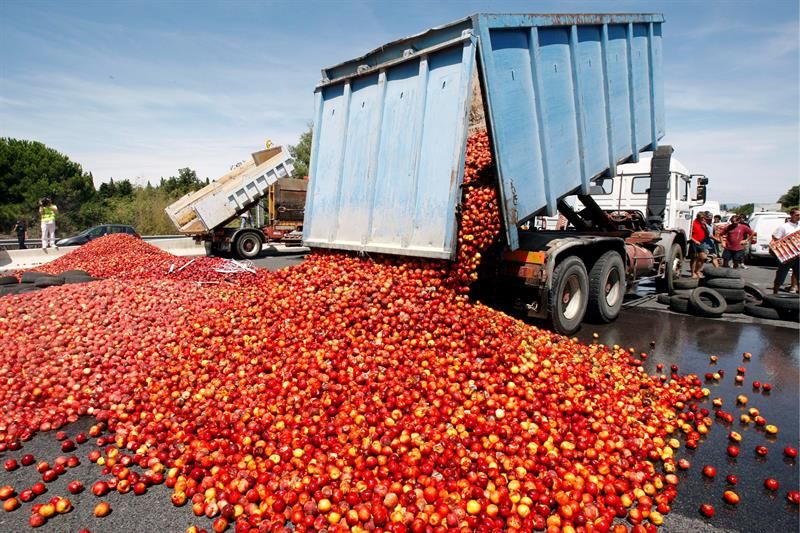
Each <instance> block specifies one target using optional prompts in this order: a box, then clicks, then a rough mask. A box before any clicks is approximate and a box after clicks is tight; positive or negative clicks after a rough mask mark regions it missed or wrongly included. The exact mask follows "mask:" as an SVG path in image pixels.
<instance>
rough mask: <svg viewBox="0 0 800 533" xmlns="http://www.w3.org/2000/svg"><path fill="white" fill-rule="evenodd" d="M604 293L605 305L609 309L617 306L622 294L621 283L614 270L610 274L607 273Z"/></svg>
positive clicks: (617, 273)
mask: <svg viewBox="0 0 800 533" xmlns="http://www.w3.org/2000/svg"><path fill="white" fill-rule="evenodd" d="M605 293H606V303H607V304H608V305H609V307H614V306H615V305H617V302H619V300H620V296H621V293H622V281H621V279H620V276H619V272H618V271H617V269H616V268H615V269H612V270H611V272H609V273H608V278H606V286H605Z"/></svg>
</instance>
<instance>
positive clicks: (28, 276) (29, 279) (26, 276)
mask: <svg viewBox="0 0 800 533" xmlns="http://www.w3.org/2000/svg"><path fill="white" fill-rule="evenodd" d="M47 276H50V274H46V273H44V272H34V271H29V272H23V273H22V278H21V279H20V281H19V282H20V283H33V282H34V281H36V280H37V279H39V278H43V277H47Z"/></svg>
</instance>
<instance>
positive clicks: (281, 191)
mask: <svg viewBox="0 0 800 533" xmlns="http://www.w3.org/2000/svg"><path fill="white" fill-rule="evenodd" d="M293 163H294V161H293V160H292V158H291V155H290V154H289V152H288V151H287V150H286V149H285V148H283V147H280V146H276V147H272V148H268V149H266V150H261V151H259V152H255V153H253V154H252V160H251V161H245V162H243V163H241V164H239V165H237V166H236V167H235V168H233V169H232V170H231V171H230V172H229V173H227V174H225V175H224V176H222V177H221V178H219V179H217V180H214V181H213V182H211V183H209V184H208V185H206V186H205V187H203V188H202V189H200V190H198V191H194V192H191V193H189V194H186V195H184V196H183V197H181V198H180V199H178V200H177V201H176V202H174V203H172V204H170V205H169V206H167V208H166V213H167V216H169V218H170V219H171V220H172V222H173V223H174V224H175V227H176V228H178V231H180V232H181V233H183V234H184V235H188V236H191V237H193V238H194V239H195V240H196V241H198V242H203V243H205V247H206V252H207V253H208V254H209V255H211V254H219V253H231V254H233V255H236V256H237V257H240V258H242V259H253V258H255V257H258V255H259V254H260V253H261V250H262V246H263V245H264V244H265V243H266V242H269V241H270V240H280V241H284V242H285V241H287V240H288V241H292V243H297V244H299V239H293V238H292V237H293V235H294V234H299V232H298V231H296V230H298V229H301V228H302V223H303V207H304V206H303V203H304V200H305V191H306V184H305V183H297V182H305V180H295V179H291V178H289V176H290V175H291V174H292V171H293V170H294V165H293ZM265 198H266V199H267V200H268V201H267V204H268V209H267V213H268V215H269V218H270V220H269V223H268V225H267V226H266V227H263V228H262V227H260V221H258V222H259V223H258V224H255V226H254V225H253V223H252V218H251V217H250V212H251V210H253V209H254V208H256V207H257V206H258V205H259V204H260V203H261V201H262V200H263V199H265ZM240 220H241V221H240ZM287 237H288V239H287Z"/></svg>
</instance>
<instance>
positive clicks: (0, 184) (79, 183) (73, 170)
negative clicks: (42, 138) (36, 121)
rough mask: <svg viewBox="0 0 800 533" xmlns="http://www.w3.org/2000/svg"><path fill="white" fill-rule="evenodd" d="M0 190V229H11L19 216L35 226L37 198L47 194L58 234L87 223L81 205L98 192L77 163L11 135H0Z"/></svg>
mask: <svg viewBox="0 0 800 533" xmlns="http://www.w3.org/2000/svg"><path fill="white" fill-rule="evenodd" d="M0 191H2V197H0V228H2V229H3V230H6V231H8V230H10V227H11V226H13V224H14V222H15V221H16V220H17V219H19V218H23V219H25V220H27V221H28V222H30V223H32V226H34V227H35V226H37V224H36V222H37V221H38V218H39V214H38V201H39V198H42V197H44V196H47V197H49V198H50V199H52V200H53V202H54V203H55V204H56V205H57V206H58V209H59V215H58V221H57V228H58V230H57V231H58V233H59V234H64V233H70V232H73V231H75V230H76V229H79V228H82V227H83V226H84V225H85V224H86V223H87V222H88V220H87V219H86V213H85V212H84V211H82V209H81V208H82V206H83V205H85V204H88V203H91V202H93V201H94V200H95V198H96V195H97V193H96V191H95V188H94V183H93V182H92V176H91V175H90V174H88V173H85V172H83V169H82V168H81V165H79V164H78V163H75V162H74V161H70V159H69V158H68V157H67V156H65V155H64V154H61V153H59V152H57V151H56V150H53V149H52V148H48V147H47V146H45V145H44V144H42V143H40V142H36V141H26V140H19V139H11V138H0Z"/></svg>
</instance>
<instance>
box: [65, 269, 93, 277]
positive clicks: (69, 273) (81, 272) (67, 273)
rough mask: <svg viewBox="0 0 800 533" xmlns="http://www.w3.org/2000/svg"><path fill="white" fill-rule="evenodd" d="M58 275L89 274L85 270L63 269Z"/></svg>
mask: <svg viewBox="0 0 800 533" xmlns="http://www.w3.org/2000/svg"><path fill="white" fill-rule="evenodd" d="M59 276H61V277H64V278H66V277H67V276H91V274H89V273H88V272H86V271H85V270H65V271H64V272H62V273H61V274H59Z"/></svg>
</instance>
